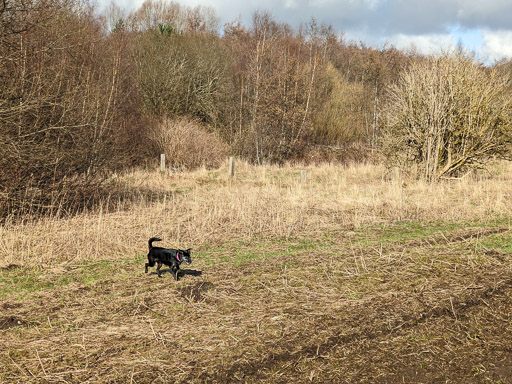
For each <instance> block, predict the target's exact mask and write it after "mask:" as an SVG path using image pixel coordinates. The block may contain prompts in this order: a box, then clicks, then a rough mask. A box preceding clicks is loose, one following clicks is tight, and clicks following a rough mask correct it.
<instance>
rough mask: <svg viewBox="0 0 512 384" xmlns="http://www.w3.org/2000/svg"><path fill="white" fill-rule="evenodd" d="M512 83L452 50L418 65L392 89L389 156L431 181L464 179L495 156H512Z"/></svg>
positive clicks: (386, 145) (387, 115)
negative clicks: (511, 85)
mask: <svg viewBox="0 0 512 384" xmlns="http://www.w3.org/2000/svg"><path fill="white" fill-rule="evenodd" d="M507 83H508V79H507V78H506V77H504V76H503V75H500V74H499V73H498V71H497V70H495V69H492V68H485V67H483V66H481V65H479V64H478V63H476V62H475V61H474V60H473V59H472V57H470V56H468V55H466V54H464V53H461V52H452V53H447V54H443V55H441V56H439V57H429V58H428V59H425V60H421V61H417V62H415V63H414V64H412V65H411V67H410V69H409V70H407V71H404V72H402V74H401V76H400V79H399V81H398V83H397V84H396V85H394V86H392V87H391V89H390V92H389V103H388V104H387V107H386V108H385V110H384V117H385V121H386V124H385V134H384V138H383V140H384V142H383V144H384V146H383V149H384V153H385V155H386V157H387V159H388V160H389V161H390V162H391V163H395V164H399V165H401V166H403V167H409V166H411V165H413V164H414V165H417V167H418V169H419V170H420V171H421V172H422V173H423V175H424V177H425V178H426V179H427V180H429V181H435V180H438V179H440V178H446V177H458V176H460V175H462V174H464V173H466V172H468V171H469V170H471V169H474V168H478V167H483V166H485V164H486V163H487V162H488V161H490V160H492V159H494V158H510V157H511V152H510V148H511V143H512V100H511V99H510V94H509V93H508V92H507V91H506V90H507V88H506V87H507Z"/></svg>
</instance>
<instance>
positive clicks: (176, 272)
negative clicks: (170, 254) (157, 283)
mask: <svg viewBox="0 0 512 384" xmlns="http://www.w3.org/2000/svg"><path fill="white" fill-rule="evenodd" d="M171 273H172V275H173V276H174V280H176V281H178V267H177V266H176V265H173V266H172V267H171Z"/></svg>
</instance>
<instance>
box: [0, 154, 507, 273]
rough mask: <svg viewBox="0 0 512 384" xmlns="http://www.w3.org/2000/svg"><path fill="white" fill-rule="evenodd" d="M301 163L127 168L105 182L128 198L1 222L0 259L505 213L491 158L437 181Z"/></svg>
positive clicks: (91, 254)
mask: <svg viewBox="0 0 512 384" xmlns="http://www.w3.org/2000/svg"><path fill="white" fill-rule="evenodd" d="M302 169H306V170H307V179H306V181H305V182H301V177H300V170H301V168H298V167H292V166H284V167H277V166H262V167H256V166H251V165H249V164H246V163H241V162H238V163H237V169H236V170H237V173H236V177H235V178H234V180H230V179H229V178H228V176H227V164H225V165H223V166H222V167H221V168H219V169H218V170H215V171H208V170H206V169H204V168H202V169H199V170H196V171H194V172H188V173H172V174H161V173H159V172H156V171H155V172H150V173H148V172H145V171H142V170H135V171H133V172H131V173H128V174H124V175H122V176H118V177H117V178H116V180H114V181H113V182H116V183H124V184H125V185H127V187H126V188H130V189H132V196H133V198H132V199H131V200H130V201H124V202H123V201H118V202H116V204H115V205H116V206H117V209H115V210H112V209H111V210H109V211H106V210H104V209H102V208H99V209H98V210H97V211H95V212H91V213H83V214H80V215H77V216H74V217H70V218H66V219H62V218H60V219H59V218H43V219H33V220H26V221H25V222H23V223H16V224H15V223H9V222H7V223H5V224H4V225H3V226H1V227H0V265H1V264H4V265H8V264H11V263H13V264H43V265H45V264H48V263H50V262H63V263H70V264H79V263H81V262H83V261H84V260H91V259H93V260H94V259H103V258H106V259H110V258H117V257H130V256H135V255H140V254H143V253H145V252H146V247H147V245H146V242H147V239H148V238H149V237H151V236H160V237H161V238H163V239H164V245H173V246H179V247H187V248H188V247H192V248H195V249H196V250H197V249H200V248H201V247H203V246H205V245H206V244H216V245H217V244H221V243H223V242H231V241H237V240H244V239H245V240H247V239H251V238H253V237H261V236H275V237H289V236H300V235H304V234H308V233H317V232H324V231H331V230H337V229H340V228H344V229H347V228H354V227H359V226H363V225H372V224H378V223H382V224H385V223H393V222H396V221H400V220H414V221H425V222H429V221H448V222H460V221H478V220H490V219H493V218H509V219H510V218H512V164H511V163H499V164H497V165H496V167H495V169H494V170H493V172H492V174H491V173H489V174H482V175H479V176H475V177H472V178H466V179H464V180H453V181H445V182H441V183H437V184H427V183H425V182H422V181H416V180H411V181H406V182H403V181H402V180H387V179H386V178H385V177H383V175H384V174H385V170H384V168H383V167H381V166H376V165H370V164H363V165H351V166H347V167H343V166H339V165H332V164H325V165H322V166H308V167H304V168H302ZM133 191H135V192H133ZM108 205H109V206H112V202H109V203H108ZM105 206H107V202H105Z"/></svg>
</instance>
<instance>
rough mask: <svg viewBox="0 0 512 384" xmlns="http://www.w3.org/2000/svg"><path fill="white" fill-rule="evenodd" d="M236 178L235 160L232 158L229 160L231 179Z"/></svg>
mask: <svg viewBox="0 0 512 384" xmlns="http://www.w3.org/2000/svg"><path fill="white" fill-rule="evenodd" d="M234 176H235V158H234V157H233V156H231V157H230V158H229V177H234Z"/></svg>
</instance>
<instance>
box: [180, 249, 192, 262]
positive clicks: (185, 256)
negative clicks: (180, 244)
mask: <svg viewBox="0 0 512 384" xmlns="http://www.w3.org/2000/svg"><path fill="white" fill-rule="evenodd" d="M191 250H192V249H191V248H189V249H186V250H184V251H183V250H181V249H180V250H179V251H178V255H179V259H178V260H179V261H182V262H184V263H185V264H187V265H190V264H192V257H191V256H190V251H191Z"/></svg>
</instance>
